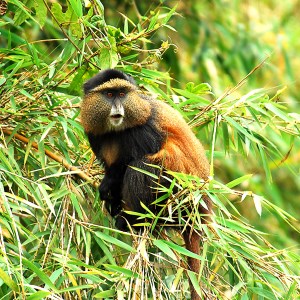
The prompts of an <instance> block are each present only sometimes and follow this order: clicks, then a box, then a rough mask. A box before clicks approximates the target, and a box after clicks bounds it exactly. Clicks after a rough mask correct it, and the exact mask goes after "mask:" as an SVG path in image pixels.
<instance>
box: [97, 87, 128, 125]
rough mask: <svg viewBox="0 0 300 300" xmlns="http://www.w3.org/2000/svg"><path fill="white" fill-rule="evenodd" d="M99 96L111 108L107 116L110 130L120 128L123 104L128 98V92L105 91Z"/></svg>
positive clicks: (122, 119) (123, 113) (122, 90)
mask: <svg viewBox="0 0 300 300" xmlns="http://www.w3.org/2000/svg"><path fill="white" fill-rule="evenodd" d="M101 94H102V97H103V99H105V101H106V102H108V103H109V105H110V106H111V108H110V112H109V116H108V121H109V124H110V125H111V126H112V128H115V129H118V127H120V128H121V127H122V124H123V122H124V116H125V110H124V102H125V101H126V99H127V97H128V91H127V90H125V89H106V90H103V91H102V92H101Z"/></svg>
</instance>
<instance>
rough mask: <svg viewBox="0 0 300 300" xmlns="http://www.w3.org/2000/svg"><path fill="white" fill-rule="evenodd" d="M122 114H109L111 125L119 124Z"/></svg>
mask: <svg viewBox="0 0 300 300" xmlns="http://www.w3.org/2000/svg"><path fill="white" fill-rule="evenodd" d="M123 118H124V116H123V115H122V114H113V115H110V116H109V120H110V123H111V125H113V126H120V125H121V124H122V123H123Z"/></svg>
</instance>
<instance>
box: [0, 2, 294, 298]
mask: <svg viewBox="0 0 300 300" xmlns="http://www.w3.org/2000/svg"><path fill="white" fill-rule="evenodd" d="M0 5H1V10H0V11H1V12H2V13H3V16H2V17H1V20H0V34H1V35H0V70H1V72H0V126H1V128H0V129H1V130H0V178H1V180H0V248H1V250H0V251H1V255H0V298H1V299H45V298H48V299H113V298H114V297H115V299H189V292H188V277H189V278H190V279H191V280H192V281H193V282H194V284H195V286H196V288H197V289H198V291H199V293H206V294H208V295H210V298H211V299H243V300H244V299H296V298H297V297H299V295H300V292H299V289H300V277H299V276H300V274H299V270H300V255H299V220H297V218H298V214H297V213H296V212H298V211H299V209H300V202H299V200H300V199H299V193H300V182H299V169H300V160H299V157H300V147H299V146H300V142H299V121H300V115H299V113H300V110H299V96H298V92H297V91H298V90H299V81H297V79H298V78H297V76H296V74H297V71H298V69H299V66H300V59H299V57H297V55H298V50H297V49H299V46H300V45H299V39H298V36H299V34H300V32H299V31H300V26H299V17H300V15H299V14H300V10H299V4H298V2H297V1H293V0H288V1H285V2H284V3H280V4H278V3H277V4H276V5H275V4H273V3H272V2H271V1H260V2H259V4H258V2H255V3H253V4H251V2H244V1H232V2H231V1H184V2H183V1H181V2H177V1H171V0H170V1H163V0H161V1H152V2H151V3H150V2H149V1H136V2H135V1H114V0H111V1H102V2H100V1H98V0H90V1H89V0H85V1H81V0H68V1H56V0H53V1H47V0H25V1H19V0H8V3H7V8H6V5H5V1H0ZM274 11H276V14H274ZM114 67H116V68H118V69H121V70H123V71H125V72H128V73H130V74H131V75H132V76H134V77H135V79H136V81H137V82H138V84H140V86H141V88H143V89H145V90H146V91H148V92H149V93H152V94H155V95H156V96H157V98H158V99H160V100H161V101H166V102H168V103H169V104H170V105H172V106H173V107H174V108H176V109H177V110H179V111H180V112H181V113H182V114H183V115H184V116H185V117H186V119H187V120H188V121H189V124H190V125H191V126H192V127H193V129H194V131H195V133H196V135H197V136H198V137H199V139H200V140H201V141H202V142H203V144H204V146H205V148H206V149H207V156H208V157H209V159H210V163H211V180H210V182H209V183H208V184H206V185H205V186H203V183H202V182H201V181H199V180H198V179H197V178H193V177H191V176H185V175H183V174H173V175H174V176H175V177H176V182H174V184H176V185H177V186H178V187H179V189H180V193H179V194H176V195H172V191H171V190H166V192H167V193H169V194H170V195H172V196H173V197H174V199H175V202H173V203H175V204H176V205H175V204H173V206H172V205H170V207H169V208H168V209H169V211H170V215H171V214H172V211H175V210H178V209H184V206H185V205H186V203H187V202H188V201H190V199H192V201H194V203H196V204H199V203H201V193H203V192H205V193H207V194H208V195H209V196H210V198H211V199H212V201H213V203H214V212H215V213H214V216H213V220H212V223H211V224H208V225H203V224H201V223H200V222H199V216H198V215H197V212H195V213H194V214H193V215H192V216H191V218H192V220H193V223H194V226H195V227H197V228H201V229H202V231H203V245H202V248H203V252H202V254H201V257H199V259H200V260H201V274H200V277H199V280H197V276H196V275H195V274H192V273H189V272H186V264H185V261H186V257H187V256H189V255H192V254H191V253H189V252H187V251H186V250H185V248H184V247H183V242H182V240H181V239H180V236H179V235H178V234H177V233H176V232H173V231H172V230H164V228H163V227H162V228H160V229H161V230H159V231H158V230H156V232H153V229H154V226H153V224H155V223H156V221H157V218H159V216H154V215H152V214H151V213H150V212H149V213H148V214H147V220H148V223H145V224H140V225H141V228H143V230H140V231H139V230H137V231H134V232H131V233H123V232H119V231H117V230H115V228H114V225H113V220H111V218H110V217H109V216H108V215H107V213H106V212H105V210H104V209H103V207H102V202H101V201H100V199H99V195H98V192H97V184H98V183H99V182H100V181H101V178H102V177H103V170H102V167H101V166H99V165H98V163H97V162H96V161H95V160H94V157H93V155H92V152H91V150H90V148H89V145H88V142H87V140H86V137H85V135H84V132H83V130H82V127H81V125H80V114H79V113H80V110H79V107H80V101H81V95H82V92H81V89H82V84H83V82H84V81H85V80H87V79H88V78H90V77H91V76H93V75H94V74H96V73H97V72H98V71H99V70H100V69H105V68H114ZM187 147H188V145H187ZM203 189H204V190H203ZM141 222H142V221H141ZM198 282H200V283H198Z"/></svg>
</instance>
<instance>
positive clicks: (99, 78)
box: [83, 69, 136, 94]
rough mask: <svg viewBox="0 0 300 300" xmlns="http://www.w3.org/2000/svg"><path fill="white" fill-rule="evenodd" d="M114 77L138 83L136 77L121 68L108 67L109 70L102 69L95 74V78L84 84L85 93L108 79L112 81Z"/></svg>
mask: <svg viewBox="0 0 300 300" xmlns="http://www.w3.org/2000/svg"><path fill="white" fill-rule="evenodd" d="M114 78H120V79H124V80H127V81H129V82H130V83H132V84H133V85H136V83H135V81H134V79H133V78H132V77H131V76H130V75H127V74H125V73H123V72H121V71H119V70H115V69H107V70H104V71H101V72H100V73H98V74H97V75H95V76H94V77H93V78H91V79H90V80H88V81H87V82H86V83H85V84H84V85H83V90H84V93H85V94H87V93H88V92H89V91H91V90H92V89H94V88H95V87H97V86H99V85H101V84H103V83H105V82H107V81H110V80H111V79H114Z"/></svg>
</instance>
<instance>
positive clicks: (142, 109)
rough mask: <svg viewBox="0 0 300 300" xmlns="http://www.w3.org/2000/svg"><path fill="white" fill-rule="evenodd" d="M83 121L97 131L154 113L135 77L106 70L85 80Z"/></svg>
mask: <svg viewBox="0 0 300 300" xmlns="http://www.w3.org/2000/svg"><path fill="white" fill-rule="evenodd" d="M83 88H84V97H83V102H82V105H81V122H82V125H83V127H84V130H85V132H86V133H92V134H94V135H98V134H104V133H106V132H110V131H120V130H125V129H127V128H130V127H135V126H138V125H142V124H144V123H145V122H146V121H147V119H148V118H149V117H150V114H151V107H150V103H149V101H148V100H146V99H145V98H144V97H141V95H140V93H139V91H138V87H137V86H136V84H135V81H134V80H133V78H132V77H131V76H129V75H127V74H125V73H123V72H121V71H118V70H113V69H109V70H105V71H102V72H100V73H98V74H97V75H96V76H94V77H93V78H91V79H90V80H88V81H87V82H86V83H85V84H84V87H83Z"/></svg>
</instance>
